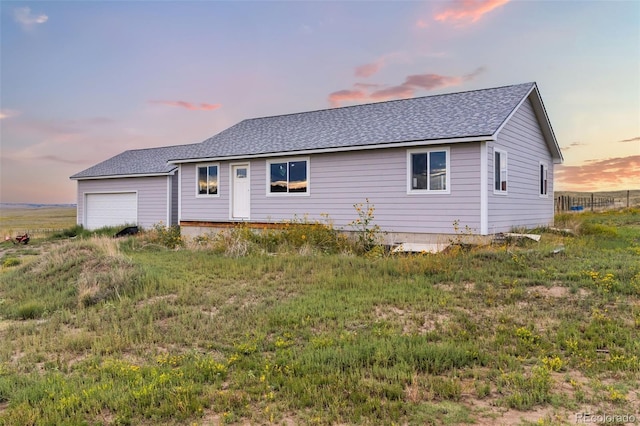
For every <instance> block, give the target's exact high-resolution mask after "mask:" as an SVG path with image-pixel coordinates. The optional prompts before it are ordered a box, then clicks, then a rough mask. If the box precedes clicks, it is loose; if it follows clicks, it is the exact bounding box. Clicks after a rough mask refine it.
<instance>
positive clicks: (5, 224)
mask: <svg viewBox="0 0 640 426" xmlns="http://www.w3.org/2000/svg"><path fill="white" fill-rule="evenodd" d="M75 224H76V208H75V207H72V206H69V207H60V206H55V207H26V206H20V207H13V208H7V207H4V206H3V208H2V209H0V233H1V234H0V235H2V236H3V237H4V236H7V235H10V236H12V237H15V235H14V234H24V233H25V232H27V233H29V234H30V235H31V236H33V237H40V236H45V235H47V234H49V233H51V232H54V231H57V230H60V229H66V228H70V227H72V226H74V225H75Z"/></svg>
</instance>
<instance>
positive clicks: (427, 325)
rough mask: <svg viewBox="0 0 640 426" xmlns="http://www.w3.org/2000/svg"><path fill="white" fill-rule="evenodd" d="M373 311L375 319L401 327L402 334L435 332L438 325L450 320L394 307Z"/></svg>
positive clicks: (430, 313)
mask: <svg viewBox="0 0 640 426" xmlns="http://www.w3.org/2000/svg"><path fill="white" fill-rule="evenodd" d="M374 311H375V314H376V318H379V319H381V320H384V321H389V322H392V323H396V324H400V325H402V333H403V334H419V335H421V336H422V335H425V334H426V333H429V332H431V331H434V330H437V329H438V327H439V326H440V325H442V324H445V323H447V322H448V321H449V320H450V318H449V317H448V316H447V315H443V314H435V313H433V312H414V311H410V310H405V309H400V308H398V307H395V306H376V307H375V310H374Z"/></svg>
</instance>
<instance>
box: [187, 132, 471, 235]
mask: <svg viewBox="0 0 640 426" xmlns="http://www.w3.org/2000/svg"><path fill="white" fill-rule="evenodd" d="M425 148H428V149H435V148H438V147H437V146H428V147H425ZM440 148H442V147H440ZM412 149H414V148H412ZM449 149H450V151H449V155H450V165H451V170H450V174H451V176H450V187H451V190H450V193H449V194H407V180H408V177H407V149H404V148H392V149H379V150H371V151H353V152H342V153H327V154H315V155H311V156H308V157H306V158H308V159H309V161H310V173H309V176H308V179H309V194H308V195H298V194H296V195H292V194H287V195H281V194H278V195H270V194H267V171H266V165H267V159H264V158H261V159H253V160H251V161H250V178H251V218H250V220H251V221H252V222H281V221H284V220H292V219H294V218H295V217H297V218H299V219H302V218H304V217H307V218H308V219H309V220H325V218H324V216H323V215H328V218H329V219H330V220H331V221H332V222H333V224H334V226H336V227H338V228H344V229H351V228H350V226H349V224H350V223H351V222H352V221H353V220H355V219H356V218H357V214H356V211H355V208H354V206H353V205H354V204H355V203H364V202H365V200H366V199H367V198H368V199H369V202H370V203H371V204H373V205H374V207H375V213H374V222H373V223H374V224H377V225H379V226H380V227H381V228H382V230H383V231H387V232H391V233H393V232H413V233H452V232H453V223H454V221H456V220H457V221H459V222H460V225H461V227H462V228H464V227H465V226H469V228H471V229H473V230H475V231H476V232H479V227H480V184H479V182H480V161H479V158H480V146H479V144H478V143H462V144H456V145H451V146H449ZM289 158H299V157H295V156H283V157H277V158H271V160H280V159H282V160H287V159H289ZM233 163H239V162H238V161H235V162H233ZM233 163H232V164H233ZM181 170H182V188H181V190H182V204H181V205H182V207H181V208H182V212H181V213H182V214H181V219H182V220H185V221H188V220H194V221H227V220H229V163H227V162H220V171H219V187H218V188H219V192H220V196H219V197H217V198H196V197H195V189H196V183H195V171H196V167H195V166H194V165H191V164H183V165H182V168H181Z"/></svg>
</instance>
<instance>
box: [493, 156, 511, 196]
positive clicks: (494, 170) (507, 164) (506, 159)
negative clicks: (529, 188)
mask: <svg viewBox="0 0 640 426" xmlns="http://www.w3.org/2000/svg"><path fill="white" fill-rule="evenodd" d="M497 152H499V153H500V158H501V159H504V161H505V164H506V167H505V171H506V176H505V181H506V182H507V189H506V190H504V191H503V190H501V189H496V153H497ZM501 182H502V180H501ZM493 193H494V194H495V195H508V194H509V156H508V154H507V151H504V150H502V149H494V150H493Z"/></svg>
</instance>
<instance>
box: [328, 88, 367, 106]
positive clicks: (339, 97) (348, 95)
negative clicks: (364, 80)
mask: <svg viewBox="0 0 640 426" xmlns="http://www.w3.org/2000/svg"><path fill="white" fill-rule="evenodd" d="M366 99H367V94H366V93H365V92H364V91H362V90H338V91H337V92H333V93H331V94H329V103H330V104H331V106H332V107H334V108H335V107H339V106H340V103H341V102H353V101H364V100H366Z"/></svg>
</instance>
